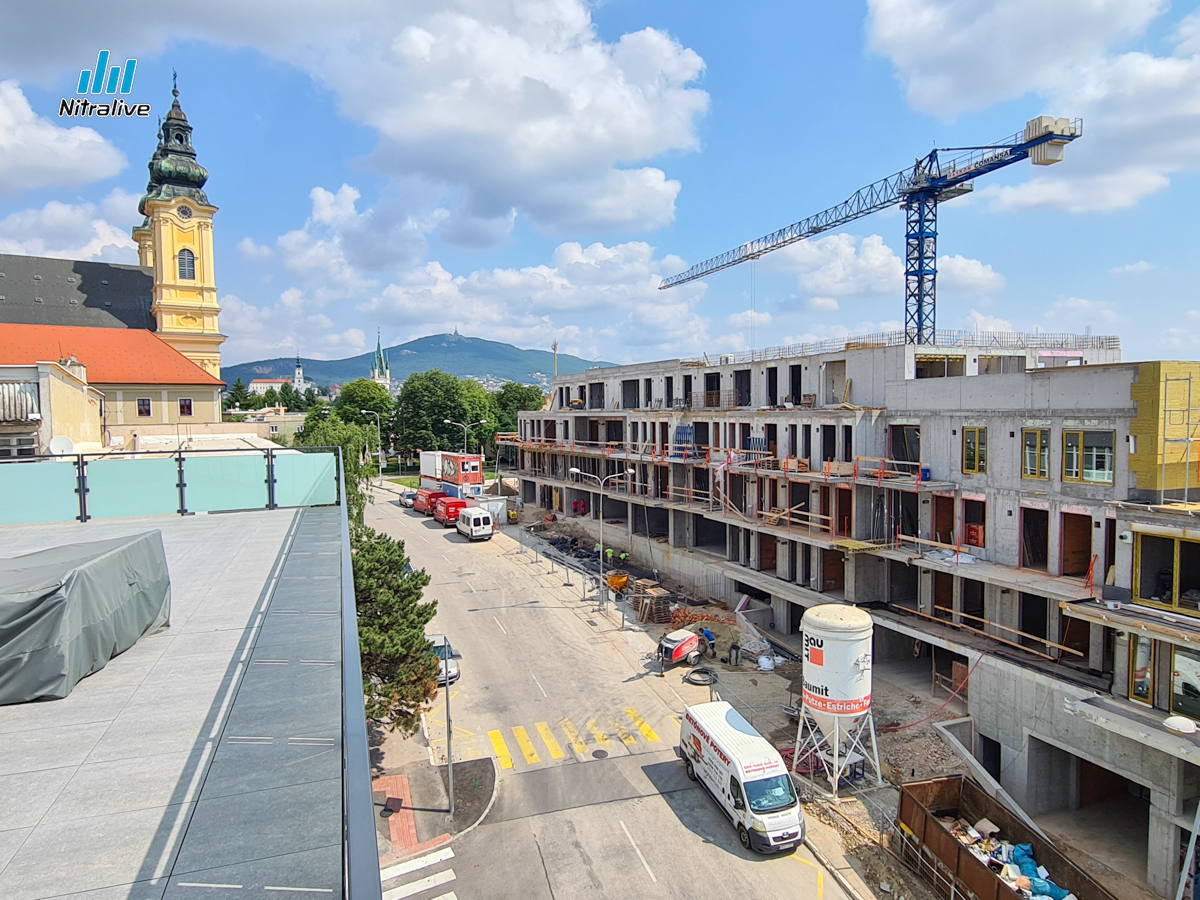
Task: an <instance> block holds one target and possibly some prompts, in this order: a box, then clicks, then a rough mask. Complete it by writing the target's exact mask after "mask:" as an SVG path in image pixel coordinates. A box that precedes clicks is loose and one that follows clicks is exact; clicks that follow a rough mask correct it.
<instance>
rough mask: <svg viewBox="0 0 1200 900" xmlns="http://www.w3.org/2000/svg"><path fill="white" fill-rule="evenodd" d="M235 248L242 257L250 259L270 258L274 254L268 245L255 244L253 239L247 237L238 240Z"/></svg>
mask: <svg viewBox="0 0 1200 900" xmlns="http://www.w3.org/2000/svg"><path fill="white" fill-rule="evenodd" d="M237 250H238V253H240V254H241V255H242V258H243V259H248V260H251V261H254V260H263V259H270V258H271V257H272V256H274V255H275V253H274V251H273V250H272V249H271V248H270V247H264V246H262V245H261V244H256V243H254V239H253V238H249V237H244V238H242V239H241V240H240V241H238V245H237Z"/></svg>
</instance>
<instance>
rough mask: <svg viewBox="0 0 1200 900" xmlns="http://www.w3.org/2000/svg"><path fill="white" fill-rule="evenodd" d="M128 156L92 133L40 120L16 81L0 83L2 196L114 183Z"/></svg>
mask: <svg viewBox="0 0 1200 900" xmlns="http://www.w3.org/2000/svg"><path fill="white" fill-rule="evenodd" d="M125 165H126V162H125V157H124V155H123V154H122V153H121V151H120V150H118V149H117V148H116V147H114V146H113V145H112V144H110V143H109V142H108V141H106V140H105V139H104V138H102V137H101V136H100V135H99V134H97V133H96V132H95V131H93V130H92V129H91V128H84V127H83V126H81V125H76V126H74V127H72V128H62V127H60V126H58V125H55V124H54V123H53V122H51V121H50V120H49V119H47V118H45V117H43V116H39V115H36V114H35V113H34V111H33V109H32V108H31V107H30V105H29V101H28V100H26V99H25V93H24V92H23V91H22V90H21V86H20V85H19V84H18V83H17V82H15V81H0V194H17V193H20V192H21V191H25V190H29V189H31V188H40V187H58V186H71V187H75V186H78V185H81V184H89V183H91V182H93V181H101V180H103V179H105V178H111V177H112V176H113V175H116V174H117V173H118V172H120V171H121V170H122V169H124V168H125Z"/></svg>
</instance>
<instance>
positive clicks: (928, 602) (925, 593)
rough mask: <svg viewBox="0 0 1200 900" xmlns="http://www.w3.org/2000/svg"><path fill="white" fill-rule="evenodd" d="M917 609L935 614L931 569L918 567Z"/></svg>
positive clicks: (928, 614)
mask: <svg viewBox="0 0 1200 900" xmlns="http://www.w3.org/2000/svg"><path fill="white" fill-rule="evenodd" d="M917 609H919V610H920V611H921V612H923V613H925V615H927V616H932V615H933V572H931V571H930V570H929V569H917Z"/></svg>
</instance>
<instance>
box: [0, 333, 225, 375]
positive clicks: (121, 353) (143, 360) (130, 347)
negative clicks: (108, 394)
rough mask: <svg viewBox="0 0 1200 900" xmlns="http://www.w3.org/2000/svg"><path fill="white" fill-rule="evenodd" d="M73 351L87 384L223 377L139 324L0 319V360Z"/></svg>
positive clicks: (16, 362) (47, 358)
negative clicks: (14, 322) (30, 322)
mask: <svg viewBox="0 0 1200 900" xmlns="http://www.w3.org/2000/svg"><path fill="white" fill-rule="evenodd" d="M72 356H73V357H75V358H76V359H77V360H79V361H80V362H81V363H83V364H84V365H85V366H87V380H88V382H89V383H90V384H187V385H194V384H203V385H211V386H212V387H216V386H217V385H222V384H224V383H225V382H223V381H221V380H220V379H219V378H214V377H213V376H212V375H209V374H208V373H207V372H205V371H204V370H203V369H202V368H200V367H199V366H198V365H196V364H195V363H194V362H192V361H191V360H190V359H188V358H187V357H186V356H184V355H183V354H182V353H180V352H179V351H178V350H176V349H175V348H174V347H171V346H170V345H169V344H167V343H165V342H164V341H163V340H162V339H160V338H159V337H158V336H157V335H155V334H154V333H153V332H151V331H146V330H144V329H141V328H84V327H81V326H76V325H8V324H0V365H5V366H29V365H33V364H34V363H37V362H57V361H58V360H60V359H66V358H68V357H72Z"/></svg>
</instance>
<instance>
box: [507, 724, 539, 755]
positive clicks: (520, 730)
mask: <svg viewBox="0 0 1200 900" xmlns="http://www.w3.org/2000/svg"><path fill="white" fill-rule="evenodd" d="M512 733H513V736H514V737H516V739H517V745H518V746H520V748H521V752H522V753H523V754H525V762H527V763H530V764H532V763H539V762H541V761H542V758H541V757H540V756H538V754H537V748H536V747H534V746H533V741H531V740H530V739H529V735H528V734H527V733H526V731H525V728H524V727H523V726H521V725H514V726H513V730H512Z"/></svg>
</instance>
